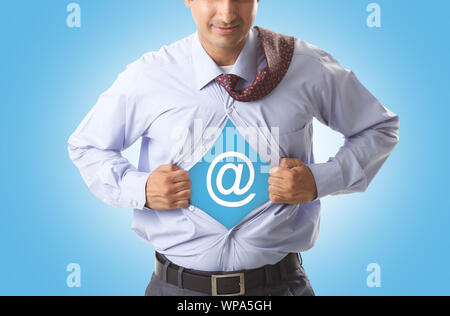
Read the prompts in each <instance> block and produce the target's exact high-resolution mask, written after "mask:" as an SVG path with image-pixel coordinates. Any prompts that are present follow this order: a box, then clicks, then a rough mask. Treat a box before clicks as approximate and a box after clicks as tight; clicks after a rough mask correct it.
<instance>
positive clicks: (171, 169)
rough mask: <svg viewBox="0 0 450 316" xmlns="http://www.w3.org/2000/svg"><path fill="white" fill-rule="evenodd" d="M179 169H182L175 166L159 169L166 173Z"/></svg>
mask: <svg viewBox="0 0 450 316" xmlns="http://www.w3.org/2000/svg"><path fill="white" fill-rule="evenodd" d="M178 169H180V168H179V167H178V166H176V165H174V164H167V165H161V166H159V168H158V170H159V171H164V172H171V171H176V170H178Z"/></svg>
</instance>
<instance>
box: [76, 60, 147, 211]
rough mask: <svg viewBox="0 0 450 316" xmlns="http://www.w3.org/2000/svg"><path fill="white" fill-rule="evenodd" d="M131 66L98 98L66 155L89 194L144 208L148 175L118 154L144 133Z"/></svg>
mask: <svg viewBox="0 0 450 316" xmlns="http://www.w3.org/2000/svg"><path fill="white" fill-rule="evenodd" d="M133 77H134V75H133V71H132V70H131V69H130V66H128V67H127V69H126V70H125V71H124V72H123V73H121V74H120V75H119V77H118V78H117V79H116V81H115V82H114V83H113V85H112V86H111V87H110V88H109V89H108V90H107V91H106V92H104V93H103V94H102V95H101V96H100V98H99V99H98V101H97V103H96V104H95V106H94V107H93V108H92V109H91V111H90V112H89V113H88V114H87V116H86V117H85V118H84V119H83V121H82V122H81V124H80V125H79V126H78V128H77V129H76V130H75V132H74V133H73V134H72V135H71V136H70V138H69V140H68V151H69V156H70V159H71V160H72V162H73V163H74V164H75V166H76V167H77V168H78V169H79V171H80V173H81V176H82V178H83V180H84V182H85V183H86V184H87V186H88V187H89V189H90V190H91V191H92V193H93V194H94V195H95V196H97V197H98V198H99V199H101V200H102V201H104V202H105V203H107V204H109V205H111V206H114V207H119V208H135V209H141V210H142V209H144V205H145V203H146V194H145V186H146V183H147V179H148V177H149V173H147V172H140V171H139V170H137V168H136V167H134V166H133V165H132V164H131V163H130V162H129V161H128V160H127V159H125V158H124V157H123V156H122V154H121V152H122V151H123V150H125V149H127V148H128V147H130V146H131V145H133V143H135V142H136V141H137V140H138V139H139V138H140V137H141V136H142V135H143V133H144V132H145V130H146V128H147V127H146V125H147V124H146V121H145V120H144V119H139V117H138V115H137V114H136V102H135V99H136V98H135V97H134V94H133V87H134V86H135V85H134V84H133V82H134V80H133Z"/></svg>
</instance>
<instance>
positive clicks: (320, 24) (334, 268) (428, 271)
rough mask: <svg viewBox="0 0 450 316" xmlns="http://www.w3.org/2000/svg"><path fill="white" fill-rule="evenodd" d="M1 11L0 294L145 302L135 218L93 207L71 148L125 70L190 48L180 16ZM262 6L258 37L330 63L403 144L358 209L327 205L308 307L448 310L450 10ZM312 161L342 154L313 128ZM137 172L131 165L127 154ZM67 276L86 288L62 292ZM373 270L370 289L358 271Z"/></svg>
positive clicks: (157, 5)
mask: <svg viewBox="0 0 450 316" xmlns="http://www.w3.org/2000/svg"><path fill="white" fill-rule="evenodd" d="M77 2H78V3H79V4H80V5H81V8H82V27H81V29H70V28H68V27H67V26H66V17H67V13H66V6H67V4H69V3H70V1H63V0H45V1H35V0H33V1H31V0H28V1H11V0H9V1H3V2H2V17H1V19H0V30H1V31H0V32H1V39H2V40H1V43H2V49H1V50H0V54H1V60H2V66H1V69H2V71H1V74H2V75H1V76H0V80H1V82H0V87H1V89H2V103H3V104H2V106H1V109H2V115H1V120H2V124H1V129H2V134H1V135H3V136H4V137H3V139H2V146H1V150H2V155H1V157H2V164H1V165H2V174H3V175H4V179H5V180H4V181H2V185H1V191H2V213H1V214H2V220H1V221H0V234H1V238H0V250H1V254H2V256H1V260H0V294H3V295H5V294H20V295H37V294H39V295H142V294H143V293H144V290H145V287H146V285H147V282H148V281H149V279H150V275H151V273H152V271H153V252H154V250H153V249H152V248H151V247H150V246H148V245H146V244H144V243H143V242H141V241H140V240H139V239H138V238H137V237H136V236H135V235H134V233H133V232H132V231H131V229H130V224H131V216H132V212H131V210H128V209H115V208H112V207H109V206H108V205H106V204H104V203H103V202H101V201H100V200H97V199H96V198H95V197H94V196H93V195H92V194H91V193H90V191H89V190H88V188H87V187H86V185H85V184H84V182H83V181H82V179H81V177H80V175H79V173H78V170H77V169H76V168H75V167H74V165H73V164H72V163H71V161H70V160H69V157H68V154H67V146H66V141H67V139H68V138H69V136H70V134H71V133H72V132H73V131H74V130H75V128H76V127H77V126H78V124H79V123H80V122H81V120H82V119H83V117H84V116H85V115H86V114H87V112H88V111H89V110H90V108H91V107H92V106H93V105H94V104H95V102H96V100H97V98H98V97H99V95H100V94H101V93H102V92H103V91H105V90H106V89H107V88H108V87H109V86H110V85H111V83H112V82H113V81H114V79H115V78H116V77H117V75H118V74H119V73H120V72H121V71H123V70H124V68H125V66H126V65H127V64H128V63H131V62H132V61H134V60H136V59H138V58H139V57H140V56H141V55H142V54H143V53H145V52H147V51H151V50H159V48H160V47H161V46H162V45H165V44H170V43H172V42H174V41H176V40H178V39H181V38H183V37H185V36H187V35H189V34H191V33H193V32H195V24H194V22H193V21H192V17H191V15H190V11H189V10H188V9H187V8H185V7H184V3H183V1H182V0H170V1H149V0H133V1H119V0H108V1H106V0H96V1H88V0H79V1H77ZM370 2H371V1H363V0H351V1H338V0H321V1H299V0H263V1H262V2H261V5H260V8H259V14H258V18H257V21H256V23H255V24H256V25H261V26H263V27H266V28H269V29H272V30H274V31H277V32H281V33H285V34H289V35H294V36H296V37H300V38H303V39H305V40H306V41H308V42H310V43H312V44H315V45H317V46H319V47H321V48H322V49H324V50H326V51H328V52H330V53H331V54H332V55H333V56H334V57H335V58H336V59H337V60H339V61H340V62H341V64H342V65H343V66H344V67H346V68H350V69H352V70H353V71H354V72H355V73H356V75H357V76H358V77H359V79H360V80H361V82H362V83H363V84H364V85H365V86H366V87H367V88H368V89H369V90H370V91H371V92H372V93H373V94H374V95H376V96H377V97H378V99H379V100H380V101H381V102H382V103H383V104H384V105H385V106H386V107H388V108H389V109H390V110H392V111H393V112H395V113H396V114H398V115H400V125H401V128H400V143H399V145H398V146H397V147H396V149H395V151H394V153H393V154H392V156H391V157H390V159H388V161H387V162H386V164H385V165H384V166H383V168H382V169H381V172H380V173H379V174H378V175H377V177H376V178H375V179H374V181H373V182H372V183H371V185H370V187H369V189H368V190H367V191H366V192H365V193H357V194H353V195H345V196H333V197H327V198H325V199H323V200H322V203H323V208H322V211H323V213H322V226H321V236H320V238H319V240H318V243H317V245H316V247H315V248H314V249H312V250H310V251H309V252H307V253H304V254H303V258H304V266H305V269H306V271H307V273H308V275H309V278H310V280H311V283H312V285H313V287H314V289H315V291H316V293H317V294H318V295H435V294H446V295H449V294H450V290H449V287H448V284H449V282H450V272H449V268H448V261H449V259H450V256H449V248H450V244H449V243H450V237H449V232H448V225H449V220H450V212H449V202H448V199H447V196H446V195H447V194H448V189H447V185H446V182H445V179H446V178H447V176H448V174H449V164H448V162H446V160H445V159H446V158H447V157H448V155H449V150H448V148H447V144H448V139H447V137H448V123H447V118H448V115H449V111H450V110H449V109H448V104H449V102H448V100H449V97H450V96H449V90H450V89H449V77H448V73H449V71H450V69H449V65H450V63H449V61H448V58H449V44H448V34H447V33H448V31H449V26H450V23H449V21H448V17H447V15H448V11H449V10H450V4H449V2H448V1H442V0H439V1H438V0H430V1H405V0H396V1H392V0H379V1H377V2H378V3H379V4H380V5H381V8H382V28H381V29H372V28H369V27H367V25H366V18H367V16H368V13H367V12H366V6H367V5H368V4H369V3H370ZM315 126H316V127H317V129H316V134H315V141H316V143H315V147H316V152H317V161H325V160H327V158H328V157H329V156H330V155H334V153H335V152H336V150H337V148H338V147H339V146H338V144H339V142H341V143H342V138H341V137H340V136H339V135H335V134H333V133H331V132H329V130H328V129H327V128H324V127H323V126H320V124H316V125H315ZM127 155H128V156H127V157H130V160H132V161H136V155H137V153H136V151H134V152H133V151H130V152H128V153H127ZM72 262H75V263H78V264H80V265H81V269H82V287H81V288H76V289H71V288H68V287H67V286H66V277H67V275H68V273H67V272H66V266H67V265H68V264H69V263H72ZM370 263H378V264H380V266H381V273H382V287H381V288H368V287H367V285H366V278H367V276H368V272H367V271H366V267H367V265H368V264H370Z"/></svg>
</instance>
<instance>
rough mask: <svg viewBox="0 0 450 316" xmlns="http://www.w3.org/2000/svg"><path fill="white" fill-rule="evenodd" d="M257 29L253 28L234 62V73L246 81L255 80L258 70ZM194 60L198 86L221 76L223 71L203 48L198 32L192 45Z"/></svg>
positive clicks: (200, 87) (202, 86) (199, 87)
mask: <svg viewBox="0 0 450 316" xmlns="http://www.w3.org/2000/svg"><path fill="white" fill-rule="evenodd" d="M257 32H258V31H257V30H255V28H254V27H253V28H251V29H250V31H249V33H248V37H247V41H246V42H245V45H244V48H243V49H242V51H241V52H240V54H239V57H238V59H237V60H236V63H235V64H234V67H233V70H232V71H231V73H232V74H235V75H238V76H239V77H241V78H243V79H245V80H246V81H249V82H253V81H254V79H255V77H256V70H257V56H256V51H257V44H258V36H257ZM192 62H193V66H194V71H195V78H196V84H197V88H198V89H199V90H201V89H203V88H204V87H205V86H206V85H207V84H208V83H210V82H211V81H212V80H213V79H215V78H216V77H217V76H220V75H221V74H222V73H223V72H222V70H221V69H220V68H219V66H217V64H216V62H215V61H214V60H213V59H212V58H211V57H210V56H209V55H208V53H207V52H206V51H205V49H204V48H203V46H202V44H201V42H200V39H199V37H198V32H196V33H195V34H194V42H193V45H192Z"/></svg>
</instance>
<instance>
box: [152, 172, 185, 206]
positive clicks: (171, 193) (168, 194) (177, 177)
mask: <svg viewBox="0 0 450 316" xmlns="http://www.w3.org/2000/svg"><path fill="white" fill-rule="evenodd" d="M191 185H192V184H191V181H190V180H189V173H188V172H187V171H185V170H183V169H181V168H180V167H178V166H176V165H174V164H168V165H162V166H160V167H158V169H156V170H155V171H153V172H152V173H151V174H150V176H149V177H148V180H147V184H146V186H145V192H146V197H147V203H146V204H145V206H146V207H148V208H151V209H155V210H174V209H177V208H184V207H187V206H188V205H189V204H190V200H189V199H190V197H191V195H192V192H191Z"/></svg>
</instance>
